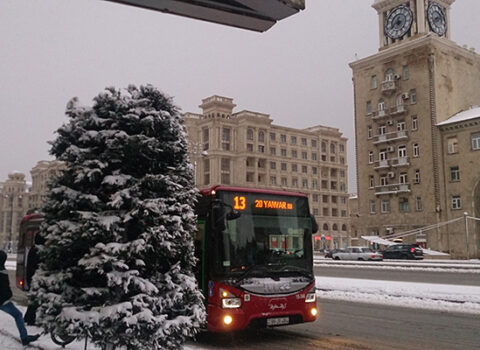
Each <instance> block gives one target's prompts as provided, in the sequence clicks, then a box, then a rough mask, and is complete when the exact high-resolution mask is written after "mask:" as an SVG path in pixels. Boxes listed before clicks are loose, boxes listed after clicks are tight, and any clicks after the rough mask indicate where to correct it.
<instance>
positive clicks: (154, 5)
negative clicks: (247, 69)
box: [106, 0, 305, 32]
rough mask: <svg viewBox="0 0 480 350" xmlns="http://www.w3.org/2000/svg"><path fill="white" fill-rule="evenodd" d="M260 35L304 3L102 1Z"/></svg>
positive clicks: (280, 0) (297, 0)
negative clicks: (249, 31)
mask: <svg viewBox="0 0 480 350" xmlns="http://www.w3.org/2000/svg"><path fill="white" fill-rule="evenodd" d="M106 1H111V2H117V3H121V4H125V5H132V6H137V7H142V8H145V9H150V10H154V11H160V12H165V13H170V14H175V15H180V16H185V17H190V18H195V19H200V20H204V21H208V22H214V23H219V24H225V25H228V26H232V27H238V28H243V29H249V30H254V31H257V32H264V31H266V30H268V29H269V28H270V27H272V26H273V25H274V24H275V23H276V22H277V21H279V20H281V19H284V18H287V17H289V16H292V15H294V14H296V13H298V12H299V11H300V10H304V9H305V0H106Z"/></svg>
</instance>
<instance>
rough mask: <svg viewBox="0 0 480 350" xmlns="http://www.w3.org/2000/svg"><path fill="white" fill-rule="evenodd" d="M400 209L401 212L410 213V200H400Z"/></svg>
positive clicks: (403, 198)
mask: <svg viewBox="0 0 480 350" xmlns="http://www.w3.org/2000/svg"><path fill="white" fill-rule="evenodd" d="M398 208H399V209H400V211H401V212H408V211H410V207H409V205H408V198H405V197H402V198H399V199H398Z"/></svg>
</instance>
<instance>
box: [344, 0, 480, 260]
mask: <svg viewBox="0 0 480 350" xmlns="http://www.w3.org/2000/svg"><path fill="white" fill-rule="evenodd" d="M453 2H454V0H437V1H431V0H375V2H374V4H373V7H374V8H375V10H377V12H378V18H379V38H380V49H379V52H378V53H376V54H374V55H372V56H370V57H367V58H364V59H361V60H358V61H355V62H353V63H351V64H350V67H351V68H352V71H353V82H354V99H355V101H354V105H355V130H356V162H357V185H358V186H357V187H358V207H359V209H358V210H359V213H358V215H359V217H358V220H356V225H357V230H358V232H359V234H360V235H371V234H374V235H381V236H385V235H389V234H394V233H398V232H404V231H407V230H412V229H416V228H420V227H424V226H427V225H434V224H438V223H441V222H444V221H446V220H448V219H450V218H452V217H461V216H462V215H463V211H464V209H465V208H464V207H462V209H460V208H457V207H455V209H454V210H452V209H453V207H452V202H451V198H452V196H454V195H453V194H452V193H453V192H451V191H454V192H455V193H478V192H475V191H476V190H475V188H476V187H475V186H477V183H478V179H479V171H478V168H477V169H474V168H473V169H471V171H472V172H473V173H472V175H471V180H470V181H468V182H467V181H463V180H462V181H461V182H460V183H459V184H458V183H457V184H452V183H450V182H449V180H448V176H445V167H451V165H450V164H451V162H450V160H451V159H452V158H453V157H450V156H448V154H447V155H446V154H445V153H444V149H443V148H442V147H443V146H442V143H443V142H446V141H445V139H444V137H446V136H445V135H446V134H445V132H446V131H447V130H446V129H448V127H447V126H446V125H445V124H442V123H443V122H444V121H447V120H451V119H449V118H451V117H452V116H454V115H456V114H457V113H459V112H460V111H463V110H466V109H468V108H469V107H470V106H472V105H476V104H480V56H479V55H478V54H476V53H475V52H474V50H472V49H467V48H465V47H460V46H458V45H457V44H456V43H454V42H453V41H451V40H450V28H451V26H450V16H449V12H450V6H451V5H452V4H453ZM437 125H438V126H437ZM447 125H450V124H449V123H447ZM471 130H473V129H471ZM469 132H470V131H469ZM469 132H467V134H468V135H470V134H469ZM467 134H465V137H466V139H465V140H469V139H470V138H469V136H468V135H467ZM472 142H473V141H472ZM470 144H471V142H464V143H462V144H460V143H458V148H459V153H460V154H462V157H463V155H466V154H468V158H469V159H471V160H472V161H476V162H477V164H478V163H479V162H480V157H479V156H480V152H471V153H469V152H470V151H471V150H472V149H471V145H470ZM460 147H465V148H462V149H460ZM475 179H476V180H475ZM475 181H477V182H475ZM453 185H455V187H461V190H460V189H458V188H455V190H452V189H453V188H454V186H453ZM467 198H472V195H471V194H470V195H469V196H468V197H467ZM449 199H450V200H449ZM467 200H468V199H467ZM462 202H463V201H462ZM473 202H475V201H473ZM476 211H478V210H477V209H472V210H471V212H476ZM457 227H458V225H457ZM449 230H450V229H449V228H443V229H436V230H430V231H428V232H427V233H419V234H418V235H417V236H415V235H413V236H409V237H406V240H407V241H411V242H419V243H422V244H426V245H427V246H428V247H430V248H432V249H435V250H441V251H445V252H449V253H451V254H452V255H454V256H465V255H466V254H465V253H466V248H465V244H463V245H461V244H460V239H459V240H457V239H454V240H451V241H449V240H448V236H449V233H448V232H449ZM463 235H465V232H464V233H463ZM457 241H458V243H455V242H457ZM476 254H477V256H478V251H477V252H476Z"/></svg>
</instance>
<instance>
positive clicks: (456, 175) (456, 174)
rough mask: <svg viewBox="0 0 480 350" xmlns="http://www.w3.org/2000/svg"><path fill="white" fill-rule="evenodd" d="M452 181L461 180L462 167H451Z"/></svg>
mask: <svg viewBox="0 0 480 350" xmlns="http://www.w3.org/2000/svg"><path fill="white" fill-rule="evenodd" d="M450 181H460V169H459V168H458V166H453V167H451V168H450Z"/></svg>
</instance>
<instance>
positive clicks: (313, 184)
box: [312, 180, 318, 190]
mask: <svg viewBox="0 0 480 350" xmlns="http://www.w3.org/2000/svg"><path fill="white" fill-rule="evenodd" d="M312 188H313V189H315V190H316V189H318V181H317V180H312Z"/></svg>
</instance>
